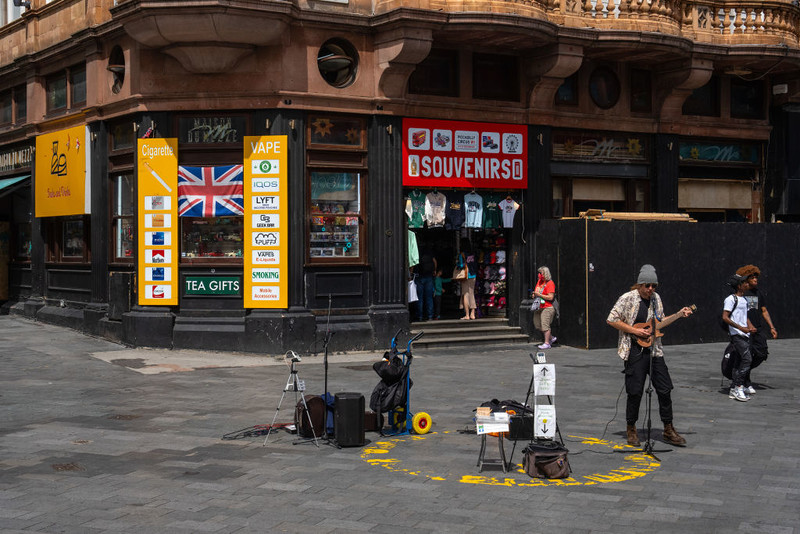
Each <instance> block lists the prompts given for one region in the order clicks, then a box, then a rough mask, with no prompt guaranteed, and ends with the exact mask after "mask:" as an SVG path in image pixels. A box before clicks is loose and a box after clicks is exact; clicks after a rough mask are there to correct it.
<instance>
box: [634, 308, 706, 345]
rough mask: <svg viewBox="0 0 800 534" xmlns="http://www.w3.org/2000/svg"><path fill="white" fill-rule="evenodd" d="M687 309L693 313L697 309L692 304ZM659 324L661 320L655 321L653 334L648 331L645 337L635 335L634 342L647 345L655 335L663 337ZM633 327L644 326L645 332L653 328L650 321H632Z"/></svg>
mask: <svg viewBox="0 0 800 534" xmlns="http://www.w3.org/2000/svg"><path fill="white" fill-rule="evenodd" d="M689 309H690V310H692V313H694V312H696V311H697V306H695V305H694V304H692V305H691V306H689ZM659 324H661V322H660V321H656V335H655V336H653V334H652V333H650V335H648V336H647V337H639V336H636V342H637V343H638V344H639V346H641V347H649V346H650V345H652V344H653V339H655V338H657V337H664V333H663V332H661V330H659V329H658V325H659ZM633 327H634V328H644V329H645V330H646V331H647V332H650V329H651V328H653V325H652V323H634V325H633Z"/></svg>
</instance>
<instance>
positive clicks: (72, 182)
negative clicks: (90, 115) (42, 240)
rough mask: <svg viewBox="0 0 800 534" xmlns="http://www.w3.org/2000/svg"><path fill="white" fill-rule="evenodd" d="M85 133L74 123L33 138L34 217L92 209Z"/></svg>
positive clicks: (82, 211) (53, 215)
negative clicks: (34, 168) (34, 170)
mask: <svg viewBox="0 0 800 534" xmlns="http://www.w3.org/2000/svg"><path fill="white" fill-rule="evenodd" d="M88 137H89V129H88V128H87V127H86V126H75V127H74V128H68V129H66V130H60V131H58V132H53V133H49V134H45V135H40V136H38V137H37V138H36V179H35V180H34V190H35V194H36V202H35V205H36V217H58V216H62V215H85V214H88V213H91V187H90V184H91V182H90V176H89V174H88V173H87V172H86V169H88V168H89V164H88V161H89V143H88Z"/></svg>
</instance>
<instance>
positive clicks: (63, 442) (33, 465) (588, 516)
mask: <svg viewBox="0 0 800 534" xmlns="http://www.w3.org/2000/svg"><path fill="white" fill-rule="evenodd" d="M387 344H388V340H387ZM723 348H724V346H723V345H722V344H719V343H717V344H703V345H683V346H667V347H666V354H667V363H668V365H669V367H670V371H671V373H672V377H673V381H674V383H675V386H676V389H675V391H674V392H673V401H674V408H675V426H676V428H677V429H678V431H679V432H681V433H682V434H683V435H684V437H686V439H687V440H688V446H687V447H685V448H672V447H668V446H666V445H665V444H664V443H663V442H662V441H660V438H661V430H662V427H661V424H660V422H659V421H657V419H658V417H657V401H656V399H655V398H654V399H653V411H654V414H655V415H656V417H655V419H656V420H654V422H653V436H654V438H655V439H656V441H655V449H656V452H655V455H656V456H657V457H658V459H659V460H660V461H656V460H655V459H653V458H652V457H650V456H648V455H644V454H641V453H640V452H637V451H635V450H633V448H630V447H627V446H625V445H624V432H623V430H624V426H625V423H624V407H625V398H624V395H623V396H621V397H620V392H621V387H622V375H621V374H620V370H621V363H620V361H619V358H618V357H617V356H616V352H615V350H614V349H602V350H591V351H586V350H582V349H573V348H569V347H561V346H559V347H557V348H555V349H552V350H549V351H547V356H548V361H549V362H551V363H555V365H556V371H557V390H556V396H555V398H554V401H555V405H556V408H557V415H558V422H559V428H560V430H561V432H562V435H563V437H564V440H565V442H566V445H567V446H568V448H569V449H570V463H571V466H572V469H573V473H572V475H573V476H572V478H570V479H565V480H561V481H541V480H538V479H531V478H529V477H527V476H526V475H524V474H523V473H522V472H520V471H519V466H518V465H517V469H516V470H513V471H511V472H509V473H505V474H504V473H503V472H502V470H500V468H499V467H497V466H486V467H485V468H484V470H483V472H482V473H479V472H478V469H477V467H476V461H477V456H478V450H479V444H480V438H479V437H477V436H476V435H475V434H474V425H473V424H472V415H473V414H472V410H473V408H474V407H475V406H477V405H478V404H480V403H481V402H483V401H485V400H489V399H491V398H498V399H501V400H502V399H517V400H524V398H525V393H526V391H527V388H528V384H529V380H530V376H531V361H530V358H529V356H528V353H529V351H535V350H536V349H535V346H534V345H530V346H528V345H521V346H519V345H518V346H505V347H500V348H496V347H494V348H490V347H480V346H475V347H473V348H470V349H469V350H439V351H421V352H420V353H419V354H418V355H417V357H416V358H415V359H414V364H413V366H412V377H413V379H414V382H415V385H414V387H413V389H412V395H411V402H412V411H426V412H428V413H429V414H430V415H431V416H432V418H433V422H434V425H433V429H432V432H431V433H429V434H427V435H424V436H416V435H411V436H403V437H395V438H387V437H381V436H380V435H379V434H377V433H371V432H370V433H367V439H368V443H367V444H366V445H365V446H364V447H350V448H342V449H337V448H335V447H333V446H331V445H328V444H325V443H323V444H321V446H320V447H319V448H317V447H315V446H314V444H313V443H302V444H293V442H294V440H295V436H293V435H290V434H288V433H286V432H283V431H281V432H278V433H276V434H273V436H272V437H271V438H270V443H268V444H267V445H266V446H263V441H264V438H263V436H254V437H248V438H243V439H236V440H223V439H222V436H223V435H224V434H227V433H230V432H233V431H236V430H239V429H243V428H247V427H251V426H253V425H259V424H267V423H269V422H270V421H271V420H272V418H273V416H274V415H275V410H276V407H277V405H278V401H279V399H280V397H281V392H282V389H283V387H284V384H285V383H286V380H287V378H288V374H289V371H288V368H287V367H285V366H283V365H275V364H274V358H262V360H263V362H257V361H256V359H255V358H254V361H255V362H256V363H254V364H252V365H250V364H249V362H247V361H246V358H244V359H243V358H242V356H243V355H241V354H237V355H230V354H225V353H206V354H202V353H201V354H192V358H194V361H193V363H192V364H187V360H186V359H185V358H184V359H181V360H180V361H178V362H175V365H174V366H173V367H172V370H173V371H174V372H159V373H157V374H143V373H142V372H139V371H137V369H135V367H137V366H136V365H131V361H134V360H136V359H137V358H138V357H139V356H138V355H137V351H132V350H131V349H128V348H125V347H121V346H117V345H114V344H112V343H108V342H106V341H102V340H97V339H93V338H90V337H86V336H83V335H81V334H79V333H77V332H74V331H72V330H68V329H63V328H58V327H54V326H49V325H42V324H38V323H34V322H30V321H27V320H24V319H21V318H17V317H7V316H6V317H0V410H1V413H2V416H1V417H0V531H2V532H4V533H6V532H67V533H72V532H75V533H95V532H98V533H100V532H131V533H133V532H135V533H147V532H158V533H163V532H178V533H180V532H215V533H216V532H219V533H225V532H302V533H317V532H319V533H329V532H380V533H393V532H408V531H413V532H459V533H465V532H493V531H497V530H498V529H502V530H503V531H522V532H545V531H549V532H559V533H561V532H567V533H579V532H609V533H612V532H613V533H628V532H631V533H639V532H669V533H671V534H674V533H676V532H703V533H708V532H739V531H742V532H745V531H747V532H752V531H756V532H764V533H775V534H790V533H800V527H798V525H800V476H799V475H800V446H798V441H800V440H798V438H800V425H798V421H800V418H798V414H799V413H800V403H798V393H797V391H798V390H797V385H798V381H797V369H798V364H800V351H798V350H797V349H796V342H795V341H794V340H776V341H772V342H771V343H770V350H771V355H770V358H769V360H768V361H767V362H766V363H765V364H763V366H762V367H760V368H758V369H756V370H755V371H753V379H754V381H755V383H756V388H757V390H758V392H757V393H756V395H754V397H753V399H752V400H751V401H750V402H747V403H741V402H735V401H733V400H730V399H729V398H728V395H727V387H726V385H725V384H722V385H721V382H720V376H719V360H720V358H721V354H722V350H723ZM115 351H119V355H120V358H114V357H113V353H114V352H115ZM184 356H185V355H182V358H183V357H184ZM148 358H149V359H150V360H155V361H158V362H159V365H166V366H169V365H170V353H169V351H161V352H159V353H158V354H157V355H154V354H153V351H142V352H141V359H142V360H143V361H144V360H147V359H148ZM377 358H378V354H374V355H371V354H361V355H358V357H353V355H347V356H340V355H333V356H331V357H330V359H329V361H330V366H329V375H328V381H329V382H328V383H329V390H330V391H331V392H333V393H336V392H341V391H352V392H361V393H363V394H364V395H365V396H366V397H367V399H368V398H369V394H370V393H371V391H372V389H373V387H374V386H375V384H376V383H377V382H378V377H377V375H376V374H375V373H374V372H373V371H372V369H371V368H370V365H369V364H370V363H371V362H372V361H375V360H376V359H377ZM267 360H272V361H271V363H270V362H269V361H267ZM198 362H199V363H198ZM231 362H233V364H231ZM298 369H299V376H300V378H302V379H303V380H305V382H306V385H307V388H308V393H309V394H313V393H316V394H318V393H321V392H322V389H323V380H324V373H323V364H322V358H321V357H319V356H304V358H303V361H302V362H301V363H300V364H299V366H298ZM644 402H646V397H645V401H644ZM293 404H294V394H293V393H288V394H287V397H286V399H285V400H284V402H283V405H282V409H281V411H280V412H279V414H278V421H279V422H289V421H290V420H291V418H292V415H293V407H292V406H293ZM642 413H643V414H644V406H643V409H642ZM639 427H640V429H641V428H643V427H644V421H642V420H640V422H639ZM471 430H472V431H473V432H470V431H471ZM641 432H642V431H641V430H640V435H641ZM512 446H513V445H512V443H511V442H508V441H506V442H505V450H506V453H507V454H509V453H511V448H512ZM519 451H520V446H519V445H518V446H517V449H516V451H515V452H514V456H513V461H514V463H516V464H519V463H520V462H521V456H520V452H519ZM662 451H663V452H662ZM497 456H498V447H497V441H495V440H492V439H491V438H490V440H489V441H488V447H487V458H494V457H497Z"/></svg>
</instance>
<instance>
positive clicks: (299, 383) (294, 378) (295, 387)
mask: <svg viewBox="0 0 800 534" xmlns="http://www.w3.org/2000/svg"><path fill="white" fill-rule="evenodd" d="M286 357H287V358H289V359H290V360H291V361H290V370H289V378H288V379H287V381H286V386H285V387H284V388H283V393H282V394H281V400H280V401H278V408H277V409H276V410H275V416H274V417H273V418H272V423H271V424H270V425H269V431H268V432H267V437H266V438H264V445H266V444H267V441H268V440H269V436H270V434H271V433H272V428H273V427H274V426H275V421H276V420H277V419H278V412H280V411H281V404H283V398H284V397H285V396H286V392H287V391H294V405H295V406H297V393H298V392H299V393H300V398H301V399H302V400H303V406H304V407H305V409H306V410H305V411H306V417H307V418H308V425H309V427H310V428H311V436H312V437H311V439H306V440H300V441H296V442H294V443H295V444H296V443H305V442H307V441H312V440H313V441H314V445H316V446H317V448H319V443H318V442H317V434H316V432H315V431H314V423H312V422H311V412H310V411H309V410H308V404H307V403H306V396H305V393H304V392H305V390H306V384H305V381H303V380H300V379H299V376H298V374H297V367H296V364H297V362H299V361H300V356H298V355H297V353H295V352H294V351H291V350H290V351H289V352H287V353H286ZM326 415H327V406H326Z"/></svg>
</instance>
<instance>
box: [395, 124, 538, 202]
mask: <svg viewBox="0 0 800 534" xmlns="http://www.w3.org/2000/svg"><path fill="white" fill-rule="evenodd" d="M403 185H404V186H409V187H465V188H466V187H473V188H475V187H478V188H489V189H525V188H527V187H528V130H527V126H524V125H513V124H496V123H485V122H457V121H442V120H426V119H403Z"/></svg>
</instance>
